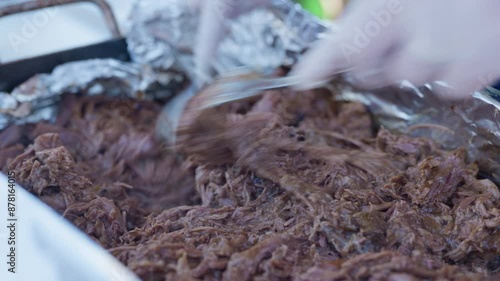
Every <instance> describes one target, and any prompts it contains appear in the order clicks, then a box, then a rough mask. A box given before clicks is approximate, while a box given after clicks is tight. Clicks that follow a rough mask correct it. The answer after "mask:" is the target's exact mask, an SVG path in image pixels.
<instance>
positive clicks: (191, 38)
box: [0, 0, 500, 182]
mask: <svg viewBox="0 0 500 281" xmlns="http://www.w3.org/2000/svg"><path fill="white" fill-rule="evenodd" d="M188 3H189V1H184V0H164V1H156V0H143V1H138V2H137V4H136V7H135V9H133V10H134V13H133V15H131V17H130V18H131V19H133V24H132V29H131V31H130V33H129V34H128V35H127V42H128V44H129V51H130V53H131V56H132V59H133V61H134V62H133V63H123V62H117V61H114V60H94V61H86V62H76V63H70V64H66V65H62V66H60V67H59V68H58V69H56V70H55V71H54V72H53V73H52V74H47V75H46V74H43V75H38V76H36V77H33V78H32V79H30V80H29V81H27V82H26V83H24V84H23V85H21V86H19V87H18V88H16V89H15V90H14V91H13V92H12V93H11V94H10V95H9V94H7V93H0V129H2V128H4V127H6V126H7V125H8V124H11V123H26V122H37V121H40V120H50V119H51V118H53V117H54V116H55V114H56V111H57V101H58V100H59V99H60V95H61V94H62V93H84V94H107V95H117V96H118V95H120V96H123V95H124V96H129V97H139V98H152V99H154V98H168V97H169V96H170V95H172V94H174V93H178V92H180V86H179V85H181V84H182V77H183V75H185V77H188V78H189V79H190V80H191V81H196V79H197V76H196V75H195V73H194V67H193V66H194V63H193V50H192V47H193V46H194V45H195V35H196V28H197V24H198V17H197V11H195V10H194V9H193V7H190V6H189V4H188ZM333 28H334V26H332V25H329V24H327V23H325V22H322V21H320V20H318V19H316V18H314V17H313V16H311V15H310V14H308V13H307V12H305V11H303V10H302V9H301V8H300V7H299V6H298V5H297V4H294V3H293V2H291V1H290V0H274V1H273V4H272V7H271V8H270V9H268V10H257V11H255V12H253V13H250V14H248V15H244V16H242V17H240V18H239V19H237V20H235V21H233V22H230V23H229V24H228V33H227V36H226V38H225V39H224V41H223V42H222V45H221V48H220V50H219V52H218V57H217V63H216V66H215V68H216V70H217V72H218V73H224V72H225V71H227V70H230V69H233V68H235V67H238V66H250V67H253V68H257V69H273V68H276V67H278V66H281V65H285V66H287V65H288V66H289V65H293V64H294V63H295V62H296V60H297V59H298V58H299V57H300V55H301V54H302V53H303V52H304V51H305V50H306V49H307V48H308V47H310V44H311V43H312V42H314V41H316V40H317V39H319V38H321V37H322V36H323V35H324V33H325V32H327V31H329V30H331V29H333ZM152 85H156V86H152ZM173 85H174V86H173ZM335 86H336V87H337V88H338V92H339V93H340V95H339V96H338V97H339V99H342V100H347V101H360V102H362V103H364V104H366V105H367V106H368V107H369V109H370V110H371V112H372V113H373V114H374V116H375V118H376V120H377V121H378V122H379V124H380V125H381V126H384V127H386V128H388V129H392V130H395V131H399V132H402V133H405V134H409V135H413V136H425V137H429V138H432V139H434V140H436V141H437V142H438V143H440V144H442V145H443V146H445V147H447V148H455V147H458V146H464V147H466V148H467V149H468V152H469V156H470V157H471V159H473V160H475V161H477V162H478V163H479V164H480V166H481V168H482V170H483V171H484V172H485V175H484V176H487V177H490V178H492V179H494V180H495V181H496V182H500V118H499V114H498V112H499V109H500V103H499V102H498V100H497V99H495V97H494V96H492V95H490V94H488V93H487V92H486V91H485V92H482V93H479V92H478V93H476V94H475V95H474V99H472V100H468V101H465V102H459V103H452V102H449V101H442V100H440V99H438V98H437V97H436V96H435V95H434V94H433V93H432V88H430V87H424V88H421V89H417V88H415V87H413V86H412V85H411V84H410V83H402V84H401V85H400V87H394V88H391V89H383V90H379V91H375V92H367V91H359V90H355V89H353V88H352V87H350V86H348V83H340V84H338V85H335ZM166 89H167V90H166ZM168 89H170V90H168Z"/></svg>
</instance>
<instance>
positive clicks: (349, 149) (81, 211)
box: [0, 90, 500, 281]
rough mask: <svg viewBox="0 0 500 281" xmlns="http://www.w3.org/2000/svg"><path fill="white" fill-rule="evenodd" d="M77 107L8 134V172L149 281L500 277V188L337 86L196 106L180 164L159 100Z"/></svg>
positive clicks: (76, 103) (459, 154) (183, 134)
mask: <svg viewBox="0 0 500 281" xmlns="http://www.w3.org/2000/svg"><path fill="white" fill-rule="evenodd" d="M202 98H203V93H202V94H200V95H199V96H197V97H195V98H194V99H193V100H192V101H191V104H190V105H191V106H192V105H193V104H196V103H197V102H198V101H199V99H202ZM64 104H66V105H70V106H68V107H66V108H64V109H63V110H62V111H61V113H60V114H59V118H58V120H57V122H56V123H55V124H49V123H39V124H36V125H27V126H12V127H10V128H9V129H7V130H5V131H3V132H1V133H0V165H1V166H2V167H3V171H4V172H5V171H8V170H14V171H16V172H17V173H16V174H17V175H18V181H19V184H21V185H23V186H24V187H25V188H27V189H28V190H29V191H30V192H32V193H33V194H35V195H36V196H38V197H39V198H40V199H41V200H43V201H44V202H46V203H47V204H49V205H50V206H51V207H53V208H54V209H56V210H57V211H59V212H60V213H61V214H62V215H63V216H64V217H65V218H67V219H68V220H70V221H72V222H73V223H74V224H75V225H76V226H77V227H79V228H80V229H81V230H82V231H84V232H85V233H87V234H88V235H89V236H90V237H92V238H93V239H95V240H96V241H97V242H99V243H100V244H101V245H102V246H103V247H105V248H106V249H108V250H109V251H110V252H111V253H112V254H113V255H114V256H116V257H117V258H118V259H119V260H120V261H122V262H123V263H124V264H126V265H127V266H128V267H129V268H130V269H132V270H133V271H134V272H135V273H137V274H138V276H140V277H141V278H142V279H143V280H297V281H299V280H310V281H316V280H318V281H323V280H488V278H489V279H490V280H498V278H500V277H499V276H498V272H499V270H500V209H499V206H500V191H499V189H498V187H497V186H496V185H495V184H494V183H493V182H491V181H490V180H487V179H479V178H478V176H477V175H478V168H477V166H476V165H475V164H474V163H470V162H468V161H467V159H466V157H465V152H464V151H463V149H457V150H454V151H445V150H442V149H440V148H439V146H438V145H436V144H434V143H433V142H432V141H430V140H427V139H418V138H410V137H407V136H402V135H395V134H392V133H390V132H388V131H386V130H384V129H380V130H375V129H374V126H373V124H372V119H371V117H370V115H369V113H368V112H367V110H366V109H365V108H364V107H363V106H362V105H361V104H357V103H341V102H336V101H334V99H333V97H332V96H331V94H330V93H329V92H328V91H326V90H325V91H323V90H315V91H311V92H304V93H297V92H293V91H290V90H282V91H280V92H273V91H271V92H268V93H266V94H264V95H263V96H262V97H261V98H258V99H256V100H249V101H243V102H239V103H234V104H231V105H224V106H221V107H218V108H215V109H208V110H205V111H194V110H189V107H188V110H187V111H186V112H185V114H184V116H183V118H182V120H181V124H180V128H179V134H178V140H179V147H178V151H179V152H180V153H179V154H175V153H174V152H172V150H171V149H167V148H165V147H164V146H163V145H162V143H161V142H160V141H159V140H157V139H156V138H155V136H154V131H155V130H154V129H155V123H156V119H157V117H158V115H159V112H160V110H161V106H160V105H159V104H155V103H153V102H144V101H136V100H116V99H110V98H104V97H84V98H75V97H70V96H68V97H65V100H64ZM495 274H496V275H495Z"/></svg>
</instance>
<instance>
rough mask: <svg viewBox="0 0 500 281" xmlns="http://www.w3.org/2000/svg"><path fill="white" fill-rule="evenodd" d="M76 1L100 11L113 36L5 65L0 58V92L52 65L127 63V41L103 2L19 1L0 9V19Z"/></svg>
mask: <svg viewBox="0 0 500 281" xmlns="http://www.w3.org/2000/svg"><path fill="white" fill-rule="evenodd" d="M79 2H90V3H94V4H96V5H97V6H98V7H99V8H100V10H101V11H102V13H103V15H104V19H105V21H106V24H107V26H108V28H109V29H110V31H111V34H112V36H113V37H112V38H111V39H110V40H108V41H106V42H102V43H97V44H92V45H89V46H84V47H78V48H73V49H70V50H66V51H61V52H56V53H52V54H48V55H42V56H38V57H34V58H27V59H22V60H18V61H14V62H9V63H5V64H2V62H1V58H0V92H2V91H3V92H10V91H12V90H13V89H14V88H15V87H17V86H18V85H19V84H21V83H23V82H25V81H26V80H28V79H29V78H31V77H32V76H34V75H36V74H40V73H50V72H52V71H53V70H54V68H55V67H56V66H58V65H61V64H64V63H67V62H73V61H80V60H89V59H97V58H114V59H118V60H122V61H130V55H129V53H128V48H127V42H126V40H125V38H123V36H122V35H121V34H120V30H119V27H118V24H117V22H116V19H115V16H114V15H113V12H112V10H111V7H110V6H109V4H108V3H107V2H106V1H105V0H43V1H30V2H23V3H19V4H13V5H9V6H6V7H2V8H0V19H1V18H2V17H5V16H10V15H14V14H19V13H24V12H29V11H34V10H39V9H44V8H50V7H54V6H60V5H67V4H73V3H79Z"/></svg>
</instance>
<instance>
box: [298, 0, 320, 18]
mask: <svg viewBox="0 0 500 281" xmlns="http://www.w3.org/2000/svg"><path fill="white" fill-rule="evenodd" d="M297 2H299V3H300V4H301V5H302V6H303V7H304V9H306V10H308V11H309V12H310V13H311V14H313V15H315V16H317V17H319V18H321V19H324V18H325V13H324V12H323V7H322V6H321V1H320V0H297Z"/></svg>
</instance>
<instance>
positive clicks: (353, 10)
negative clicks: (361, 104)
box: [291, 0, 500, 98]
mask: <svg viewBox="0 0 500 281" xmlns="http://www.w3.org/2000/svg"><path fill="white" fill-rule="evenodd" d="M499 11H500V1H497V0H483V1H475V2H471V1H470V0H448V1H433V0H419V1H411V0H371V1H355V2H353V3H352V4H351V5H350V6H348V9H347V10H346V11H345V14H344V15H343V16H342V17H341V18H340V19H339V21H338V27H339V29H338V30H337V31H335V32H333V33H332V34H331V35H329V36H328V37H327V38H325V39H324V40H322V41H320V42H318V43H317V45H316V46H314V47H313V48H312V49H311V50H310V51H309V52H308V53H307V54H306V55H305V56H304V57H303V58H302V59H301V61H300V62H299V64H298V65H297V66H296V67H295V68H294V70H293V71H292V74H291V75H296V76H297V79H299V80H301V84H302V85H304V86H306V85H315V84H316V83H317V82H321V81H324V80H325V79H328V78H329V76H330V75H331V74H333V73H336V72H338V71H339V70H342V69H353V70H351V71H350V74H351V78H352V81H353V82H354V83H355V84H356V85H360V86H363V87H365V88H379V87H383V86H388V85H390V84H393V83H395V82H398V81H402V80H409V81H410V82H412V83H413V84H415V85H417V86H421V85H424V84H426V83H430V82H433V83H432V85H433V86H435V88H437V91H438V93H440V94H441V95H443V96H445V97H448V98H464V97H468V96H470V95H471V94H472V93H473V92H474V91H476V90H480V89H481V88H482V87H484V86H487V85H490V84H492V83H493V82H494V81H495V80H496V79H498V78H500V65H499V62H498V61H497V60H500V57H499V56H498V55H497V53H498V50H499V49H500V28H498V27H499V26H500V16H499V15H498V12H499Z"/></svg>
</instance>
